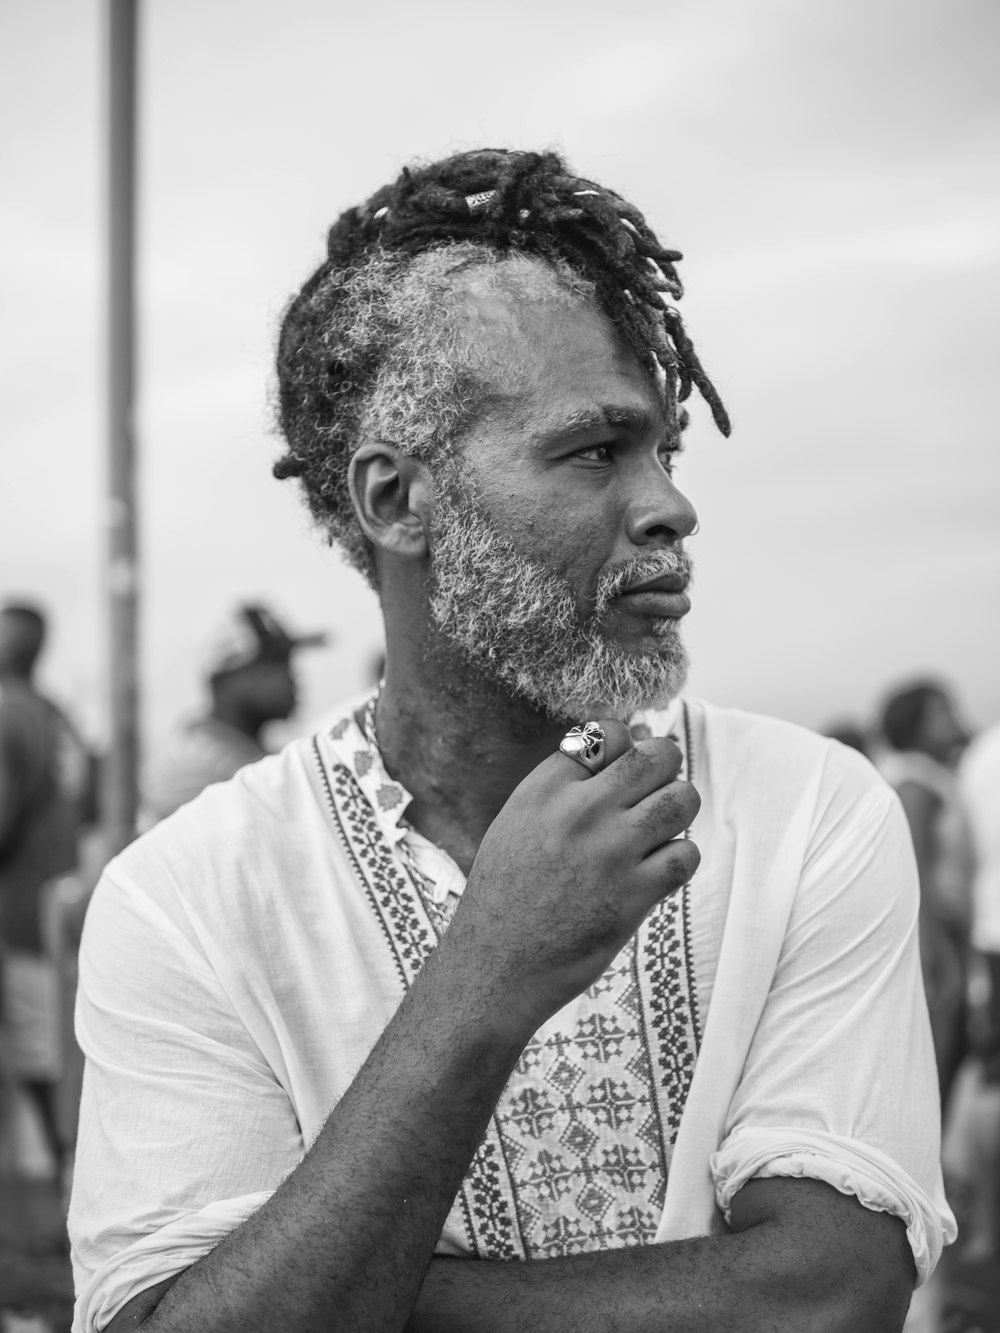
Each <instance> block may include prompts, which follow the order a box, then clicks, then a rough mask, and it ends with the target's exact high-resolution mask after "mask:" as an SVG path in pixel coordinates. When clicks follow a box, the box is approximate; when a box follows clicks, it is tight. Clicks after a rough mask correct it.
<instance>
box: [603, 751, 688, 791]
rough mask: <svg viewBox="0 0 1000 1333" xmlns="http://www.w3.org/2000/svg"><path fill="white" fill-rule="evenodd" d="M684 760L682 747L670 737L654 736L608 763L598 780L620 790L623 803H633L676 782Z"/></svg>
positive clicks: (605, 785)
mask: <svg viewBox="0 0 1000 1333" xmlns="http://www.w3.org/2000/svg"><path fill="white" fill-rule="evenodd" d="M681 763H682V755H681V752H680V749H679V748H678V747H677V745H675V744H674V742H673V741H672V740H671V739H670V738H669V736H652V737H650V739H649V740H645V741H638V742H637V743H636V744H635V745H633V747H632V748H631V749H630V750H626V751H625V753H624V754H622V755H620V756H619V758H618V759H616V760H615V761H614V762H613V763H609V764H606V765H605V767H604V771H603V772H602V773H601V774H600V775H599V777H598V781H599V782H600V784H601V786H602V788H603V789H604V790H610V791H616V792H617V793H618V796H619V802H620V804H622V805H625V806H633V805H637V804H638V803H639V802H640V801H642V800H644V799H645V798H646V797H647V796H649V795H650V794H651V793H652V792H655V791H659V789H660V788H661V787H665V786H666V785H667V784H668V783H669V782H673V780H674V779H675V778H676V777H677V774H678V773H679V772H680V769H681Z"/></svg>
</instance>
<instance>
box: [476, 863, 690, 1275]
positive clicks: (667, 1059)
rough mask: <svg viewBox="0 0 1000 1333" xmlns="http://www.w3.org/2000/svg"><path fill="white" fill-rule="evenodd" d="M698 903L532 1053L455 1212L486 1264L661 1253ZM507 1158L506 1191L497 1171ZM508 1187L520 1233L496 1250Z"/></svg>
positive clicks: (684, 1068) (649, 938)
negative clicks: (690, 933)
mask: <svg viewBox="0 0 1000 1333" xmlns="http://www.w3.org/2000/svg"><path fill="white" fill-rule="evenodd" d="M686 895H687V889H683V890H681V891H680V892H678V893H677V894H675V895H673V897H672V898H670V899H669V900H667V901H666V902H663V903H660V904H659V905H658V907H657V908H656V909H655V910H654V912H653V913H652V914H651V915H650V917H649V918H648V919H647V921H646V922H645V923H644V925H643V927H642V929H641V930H640V931H639V933H638V934H637V935H636V936H635V937H634V938H633V939H632V940H631V941H630V942H629V944H628V945H626V947H625V948H624V949H623V950H622V951H621V953H619V955H618V956H617V957H616V958H615V959H614V960H613V961H612V963H611V965H610V967H609V968H608V969H607V971H606V972H605V973H604V974H603V976H601V977H600V978H599V979H598V981H597V982H596V983H595V984H594V985H593V986H592V987H591V988H590V989H589V990H588V991H587V992H586V993H585V994H583V995H581V996H579V997H577V999H576V1000H574V1001H573V1002H572V1003H571V1004H569V1005H567V1006H566V1008H565V1009H564V1010H562V1011H561V1013H559V1014H556V1015H555V1016H554V1017H553V1018H552V1019H550V1020H549V1022H548V1023H546V1024H545V1026H544V1027H542V1028H541V1029H539V1031H538V1032H537V1033H536V1034H535V1036H534V1037H533V1038H532V1039H531V1041H530V1042H529V1043H528V1046H527V1047H526V1048H525V1051H524V1053H523V1055H522V1056H521V1058H520V1060H519V1061H518V1063H517V1065H516V1066H515V1069H514V1072H513V1074H512V1075H511V1078H510V1080H509V1082H508V1084H507V1087H506V1089H505V1090H504V1093H503V1095H502V1097H501V1098H500V1102H499V1104H498V1106H497V1110H496V1114H495V1116H494V1118H493V1122H492V1124H491V1126H490V1129H489V1132H488V1133H487V1135H486V1138H485V1140H484V1142H483V1145H482V1147H481V1149H480V1151H479V1153H478V1154H477V1155H476V1157H475V1159H474V1161H473V1163H472V1166H471V1169H470V1171H469V1174H468V1176H467V1177H466V1180H465V1182H464V1184H463V1187H462V1191H461V1194H460V1197H459V1199H458V1200H457V1201H456V1210H455V1215H454V1217H453V1220H454V1221H457V1214H458V1213H459V1212H461V1214H462V1215H463V1216H464V1217H465V1219H466V1223H467V1225H468V1223H469V1222H470V1220H471V1223H472V1233H473V1241H474V1247H475V1248H474V1253H476V1254H478V1255H480V1256H481V1257H484V1258H499V1257H500V1253H501V1250H502V1251H503V1253H504V1255H506V1254H507V1253H508V1252H510V1251H513V1252H515V1253H516V1254H517V1255H518V1256H519V1257H523V1258H528V1259H535V1258H549V1257H554V1256H559V1255H568V1254H580V1253H583V1252H585V1251H592V1250H604V1249H613V1248H617V1247H620V1246H623V1245H642V1244H649V1243H650V1242H651V1241H652V1240H653V1238H654V1236H655V1234H656V1229H657V1226H658V1224H659V1220H660V1215H661V1213H662V1210H663V1201H664V1196H665V1192H666V1184H667V1174H668V1171H669V1166H670V1155H671V1152H672V1150H673V1145H674V1140H675V1138H676V1134H677V1127H678V1125H679V1124H680V1117H681V1113H682V1112H683V1109H684V1103H685V1101H686V1100H687V1094H688V1090H689V1088H690V1083H691V1075H692V1074H693V1072H694V1066H695V1061H696V1059H697V1053H698V1043H699V1039H700V1034H699V1033H698V1030H697V1024H696V1009H695V1006H694V1003H693V999H692V997H693V994H694V990H693V984H692V980H693V979H692V977H691V973H690V968H689V951H688V949H687V948H686V943H687V941H686V928H685V898H686ZM498 1152H499V1153H502V1154H503V1157H504V1159H505V1160H506V1163H507V1173H506V1176H507V1179H506V1181H505V1180H504V1178H503V1177H499V1176H496V1175H495V1174H494V1173H493V1172H492V1171H491V1169H490V1168H491V1164H492V1163H493V1162H495V1160H496V1155H497V1153H498ZM508 1183H509V1188H510V1190H511V1196H510V1198H509V1199H508V1200H507V1201H506V1202H507V1204H508V1214H509V1222H510V1227H511V1230H510V1231H509V1232H507V1233H506V1234H505V1235H504V1237H503V1238H502V1241H501V1244H500V1247H499V1248H494V1247H495V1246H497V1242H498V1239H500V1238H498V1236H497V1234H496V1231H495V1228H492V1227H491V1232H490V1234H487V1232H486V1230H485V1228H482V1227H479V1226H477V1225H476V1216H477V1213H478V1214H481V1215H483V1216H484V1217H489V1218H490V1221H491V1222H493V1221H494V1212H495V1200H494V1192H495V1191H496V1190H499V1189H502V1188H503V1187H504V1185H505V1184H508ZM515 1228H516V1229H515Z"/></svg>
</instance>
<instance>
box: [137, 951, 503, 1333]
mask: <svg viewBox="0 0 1000 1333" xmlns="http://www.w3.org/2000/svg"><path fill="white" fill-rule="evenodd" d="M452 961H453V960H452ZM467 998H468V997H467V994H466V993H465V991H464V988H463V987H462V986H461V984H460V981H458V980H457V979H456V973H455V971H454V969H453V968H451V967H449V959H448V958H447V957H444V958H439V957H437V956H435V957H433V958H432V959H431V960H430V961H429V962H428V964H427V965H426V967H425V969H424V972H423V974H422V975H421V977H420V978H418V981H417V983H415V985H414V987H413V988H412V989H411V991H410V992H409V994H408V995H407V997H406V999H405V1000H404V1002H403V1004H402V1005H401V1007H400V1009H399V1011H398V1012H397V1014H396V1016H395V1017H394V1019H393V1020H392V1022H391V1023H390V1024H389V1026H388V1027H387V1029H386V1031H385V1033H384V1034H383V1036H382V1038H381V1039H380V1041H379V1042H378V1044H377V1045H376V1047H375V1048H374V1050H373V1051H372V1054H371V1055H370V1057H369V1059H368V1060H367V1061H366V1063H365V1065H364V1067H363V1069H362V1070H361V1072H360V1073H359V1075H358V1077H357V1078H356V1080H355V1081H354V1083H353V1085H352V1086H351V1088H350V1089H349V1090H348V1092H347V1093H346V1094H345V1096H344V1097H343V1099H342V1100H341V1102H340V1103H339V1104H338V1106H337V1107H336V1108H335V1110H334V1111H333V1112H332V1113H331V1115H330V1117H329V1119H328V1120H327V1122H326V1124H325V1126H324V1128H323V1129H322V1131H321V1132H320V1134H319V1136H318V1138H317V1139H316V1141H315V1143H314V1144H313V1146H312V1148H311V1149H310V1151H309V1152H308V1153H307V1154H306V1156H305V1158H304V1159H303V1161H302V1162H301V1163H300V1165H299V1166H298V1167H297V1168H296V1169H295V1171H293V1172H292V1173H291V1175H290V1176H289V1177H288V1178H287V1179H286V1180H285V1181H284V1183H283V1184H282V1185H281V1186H280V1188H279V1189H278V1190H277V1191H276V1192H275V1193H274V1195H273V1196H272V1197H271V1198H270V1199H269V1200H268V1202H267V1203H266V1204H265V1205H264V1206H263V1207H262V1208H261V1209H260V1210H259V1211H258V1212H257V1213H256V1214H255V1215H254V1216H253V1217H251V1218H250V1219H249V1220H248V1221H247V1222H246V1223H245V1224H244V1225H243V1226H242V1227H240V1228H239V1229H238V1230H237V1231H235V1232H233V1233H232V1234H231V1235H230V1236H229V1237H227V1238H226V1239H225V1240H224V1241H223V1242H221V1243H220V1244H219V1246H218V1247H217V1248H216V1249H215V1250H214V1251H213V1252H212V1253H211V1254H209V1255H207V1256H206V1257H205V1258H204V1259H202V1260H200V1261H199V1262H198V1263H196V1264H194V1265H193V1266H192V1267H191V1268H190V1269H188V1270H187V1271H186V1272H185V1273H183V1274H182V1275H181V1277H180V1278H179V1279H178V1280H177V1282H176V1283H175V1284H174V1285H173V1286H172V1287H171V1288H170V1289H169V1291H168V1292H167V1293H166V1295H165V1296H163V1297H162V1298H161V1300H160V1303H159V1305H158V1306H157V1307H156V1309H155V1310H154V1311H153V1312H152V1313H151V1314H150V1315H149V1316H148V1317H147V1318H146V1319H145V1321H144V1322H143V1323H142V1325H141V1327H143V1328H146V1329H148V1330H150V1333H160V1331H162V1333H173V1330H180V1329H185V1330H186V1329H189V1328H199V1329H204V1330H207V1331H210V1333H216V1330H218V1333H222V1331H223V1330H230V1329H233V1330H236V1329H239V1330H241V1331H243V1333H247V1331H249V1330H256V1329H260V1330H268V1331H269V1333H270V1330H273V1329H276V1328H281V1329H282V1330H284V1331H286V1333H298V1331H299V1330H302V1331H303V1333H304V1331H305V1330H313V1329H316V1330H319V1329H322V1330H323V1331H324V1333H331V1331H332V1330H338V1329H345V1330H347V1329H350V1330H352V1333H355V1331H356V1333H362V1331H363V1330H369V1329H372V1330H374V1329H378V1330H379V1331H380V1333H387V1331H388V1330H391V1329H402V1328H403V1327H404V1325H405V1322H406V1318H407V1315H408V1313H409V1310H410V1308H411V1307H412V1304H413V1301H414V1299H415V1297H416V1294H417V1292H418V1290H419V1287H420V1283H421V1280H422V1278H423V1276H424V1274H425V1271H426V1268H427V1265H428V1263H429V1261H430V1259H431V1256H432V1254H433V1250H434V1245H435V1243H436V1241H437V1239H438V1236H439V1235H440V1232H441V1229H442V1226H443V1225H444V1221H445V1219H446V1217H447V1214H448V1211H449V1208H450V1206H451V1202H452V1200H453V1198H454V1196H455V1193H456V1191H457V1189H458V1187H459V1184H460V1181H461V1178H462V1176H463V1174H464V1172H465V1170H466V1168H467V1166H468V1164H469V1161H470V1160H471V1158H472V1155H473V1153H474V1152H475V1150H476V1147H477V1146H478V1143H479V1141H480V1139H481V1137H482V1134H483V1132H484V1129H485V1126H486V1124H487V1122H488V1119H489V1115H490V1113H491V1111H492V1108H493V1106H494V1104H495V1102H496V1099H497V1097H498V1096H499V1093H500V1091H501V1089H502V1087H503V1085H504V1083H505V1081H506V1079H507V1077H508V1076H509V1074H510V1071H511V1069H512V1067H513V1065H514V1063H515V1061H516V1060H517V1057H518V1055H519V1054H520V1051H521V1047H522V1045H523V1041H524V1040H526V1039H527V1035H528V1034H520V1035H519V1036H517V1037H516V1038H512V1037H510V1036H509V1035H507V1034H506V1033H505V1032H502V1031H499V1030H497V1029H496V1028H494V1029H492V1030H491V1029H490V1028H489V1026H488V1024H487V1023H486V1022H485V1021H483V1018H482V1010H481V1008H480V1007H477V1008H476V1010H474V1011H471V1016H470V1017H467V1018H466V1019H465V1021H464V1023H463V1024H459V1023H456V1020H455V1015H456V1014H463V1013H465V1014H467V1015H470V1010H469V1008H468V1004H467ZM132 1326H134V1325H133V1324H129V1323H125V1322H124V1321H123V1323H122V1327H132Z"/></svg>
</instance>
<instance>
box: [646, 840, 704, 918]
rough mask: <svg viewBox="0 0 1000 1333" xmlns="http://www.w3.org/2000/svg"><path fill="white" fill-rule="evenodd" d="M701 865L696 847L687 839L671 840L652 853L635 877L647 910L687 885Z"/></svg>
mask: <svg viewBox="0 0 1000 1333" xmlns="http://www.w3.org/2000/svg"><path fill="white" fill-rule="evenodd" d="M700 864H701V852H700V850H699V848H698V844H697V843H696V842H692V840H691V839H690V838H673V839H672V840H671V841H670V842H666V843H664V844H663V845H662V846H661V847H657V848H656V850H655V851H653V852H651V853H650V855H649V856H647V857H646V859H645V860H644V861H643V862H642V864H641V866H640V867H639V876H638V878H639V880H640V882H641V883H642V885H643V887H644V889H645V892H646V894H647V895H648V902H649V907H652V906H654V905H655V904H656V903H658V902H660V901H661V900H662V899H664V898H669V897H670V895H671V894H672V893H676V892H677V890H678V889H682V888H683V887H684V885H685V884H689V883H690V882H691V879H692V878H693V876H694V873H695V871H696V870H697V869H698V867H699V865H700ZM647 910H648V909H647Z"/></svg>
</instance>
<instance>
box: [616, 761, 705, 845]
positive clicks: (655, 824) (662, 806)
mask: <svg viewBox="0 0 1000 1333" xmlns="http://www.w3.org/2000/svg"><path fill="white" fill-rule="evenodd" d="M700 809H701V797H700V796H699V794H698V792H697V791H696V790H695V788H694V787H692V785H691V783H690V782H683V781H681V780H679V779H678V780H675V781H674V782H670V783H668V784H667V785H666V786H665V787H661V788H659V790H657V791H654V792H653V793H652V794H651V795H649V796H647V797H646V798H645V799H644V800H642V801H639V802H638V803H637V804H636V805H634V806H633V807H632V809H631V810H630V811H629V812H628V819H629V822H630V824H631V826H632V829H633V836H634V838H635V841H636V843H637V845H638V846H639V847H640V848H641V850H642V852H643V853H644V854H647V855H648V854H649V852H651V851H653V850H654V849H655V848H657V847H660V846H662V845H663V844H664V843H666V842H670V841H671V839H673V838H677V837H679V836H680V835H681V834H682V833H683V832H684V831H685V829H687V828H690V826H691V824H692V823H693V821H694V817H695V815H697V813H698V811H699V810H700Z"/></svg>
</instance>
